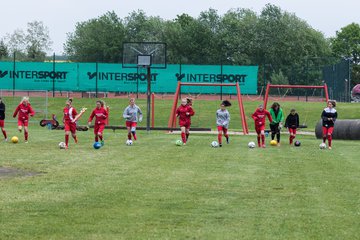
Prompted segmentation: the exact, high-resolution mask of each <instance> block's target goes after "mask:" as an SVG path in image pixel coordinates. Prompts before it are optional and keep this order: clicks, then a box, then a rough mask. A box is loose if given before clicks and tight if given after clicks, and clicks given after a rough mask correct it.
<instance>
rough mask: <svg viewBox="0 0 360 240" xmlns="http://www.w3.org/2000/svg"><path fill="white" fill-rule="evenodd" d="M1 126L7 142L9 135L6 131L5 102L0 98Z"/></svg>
mask: <svg viewBox="0 0 360 240" xmlns="http://www.w3.org/2000/svg"><path fill="white" fill-rule="evenodd" d="M0 128H1V131H2V133H3V135H4V140H5V142H6V141H7V135H6V131H5V103H4V102H3V101H2V99H1V98H0Z"/></svg>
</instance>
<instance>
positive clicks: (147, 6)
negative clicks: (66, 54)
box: [0, 0, 360, 55]
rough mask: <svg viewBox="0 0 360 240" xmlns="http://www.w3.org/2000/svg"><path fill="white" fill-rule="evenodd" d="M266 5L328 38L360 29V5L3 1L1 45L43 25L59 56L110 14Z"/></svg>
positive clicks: (244, 0)
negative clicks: (86, 26)
mask: <svg viewBox="0 0 360 240" xmlns="http://www.w3.org/2000/svg"><path fill="white" fill-rule="evenodd" d="M267 3H271V4H274V5H276V6H278V7H280V8H281V9H282V10H283V11H287V12H290V13H294V14H295V15H296V16H297V17H299V18H301V19H303V20H305V21H306V22H307V23H308V24H309V25H310V26H311V27H312V28H314V29H316V30H318V31H320V32H322V33H323V34H324V35H325V37H334V36H336V31H339V30H340V29H341V28H342V27H345V26H346V25H348V24H350V23H353V22H355V23H359V24H360V1H359V0H342V1H335V0H276V1H275V0H267V1H263V0H237V1H236V0H181V1H179V0H173V1H172V0H167V1H165V0H132V1H124V0H101V1H99V0H97V1H95V0H2V1H1V9H2V11H1V14H0V22H1V27H0V39H1V38H3V37H4V36H6V34H11V33H13V32H14V31H15V30H16V29H22V30H26V28H27V23H29V22H32V21H35V20H36V21H42V22H43V23H44V25H45V26H47V27H48V29H49V32H50V38H51V40H52V42H53V45H52V46H51V48H52V50H51V51H50V52H49V54H50V53H52V52H55V53H56V55H61V54H63V51H64V50H63V44H64V43H65V42H66V39H67V33H70V32H74V30H75V25H76V23H78V22H83V21H86V20H89V19H92V18H97V17H99V16H101V15H103V14H105V13H106V12H108V11H115V13H116V14H117V15H118V16H119V17H120V18H125V17H126V16H128V15H129V13H131V12H132V11H137V10H139V9H141V10H143V11H144V12H145V13H146V14H147V16H159V17H161V18H163V19H166V20H172V19H175V18H176V16H177V15H179V14H182V13H186V14H189V15H190V16H193V17H198V16H199V14H200V12H202V11H206V10H208V9H209V8H213V9H216V10H217V11H218V14H219V15H223V14H225V13H226V12H227V11H228V10H230V9H234V8H248V9H251V10H253V11H255V12H257V13H260V12H261V10H262V9H263V8H264V6H265V5H266V4H267Z"/></svg>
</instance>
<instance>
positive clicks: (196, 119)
mask: <svg viewBox="0 0 360 240" xmlns="http://www.w3.org/2000/svg"><path fill="white" fill-rule="evenodd" d="M182 86H187V87H192V86H198V87H219V86H222V87H236V92H237V94H236V97H234V99H233V100H231V99H228V100H231V101H232V102H234V104H233V106H234V107H233V108H232V109H231V110H230V109H229V111H230V112H231V113H230V114H231V115H232V117H231V119H232V120H231V127H230V128H240V124H239V123H241V127H242V130H243V133H244V134H248V133H249V131H248V126H247V122H246V115H245V110H244V105H243V102H242V97H241V92H240V86H239V84H238V83H234V84H224V83H222V84H221V83H218V84H215V83H182V82H178V86H177V89H176V92H175V95H174V101H173V105H172V108H171V112H170V117H169V121H168V128H169V129H173V128H176V127H177V118H176V109H177V107H178V106H179V104H178V103H179V97H180V92H181V87H182ZM181 97H187V96H186V95H185V94H182V95H181ZM189 97H191V98H192V99H193V108H194V109H195V112H196V113H195V116H193V117H192V120H191V122H192V125H191V126H192V127H194V128H196V127H198V128H199V127H212V128H214V125H215V126H216V124H215V122H214V121H215V120H213V119H211V120H210V119H209V118H208V116H210V115H211V113H210V112H209V111H212V112H213V114H214V116H215V112H216V110H217V109H218V108H219V107H220V103H221V102H220V101H219V102H214V99H207V100H206V99H204V100H202V99H201V96H200V95H198V96H196V95H195V97H194V96H189ZM209 100H211V101H209ZM236 102H238V108H236V107H235V106H236V104H235V103H236ZM201 112H206V114H201ZM232 112H233V113H234V114H233V113H232ZM203 116H204V117H203ZM214 119H215V117H214Z"/></svg>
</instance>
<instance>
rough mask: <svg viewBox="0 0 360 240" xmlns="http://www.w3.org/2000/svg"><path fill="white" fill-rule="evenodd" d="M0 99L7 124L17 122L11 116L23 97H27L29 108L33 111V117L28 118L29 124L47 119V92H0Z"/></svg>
mask: <svg viewBox="0 0 360 240" xmlns="http://www.w3.org/2000/svg"><path fill="white" fill-rule="evenodd" d="M0 97H1V98H2V100H3V102H4V103H5V106H6V113H5V114H6V119H5V121H7V122H17V119H14V118H13V117H12V115H13V113H14V111H15V108H16V107H17V106H18V105H19V103H20V101H21V99H22V98H23V97H29V101H30V104H31V107H32V108H33V109H34V111H35V116H34V117H33V118H30V122H39V121H40V120H42V119H48V117H49V116H48V91H32V90H26V91H25V90H14V91H13V90H0Z"/></svg>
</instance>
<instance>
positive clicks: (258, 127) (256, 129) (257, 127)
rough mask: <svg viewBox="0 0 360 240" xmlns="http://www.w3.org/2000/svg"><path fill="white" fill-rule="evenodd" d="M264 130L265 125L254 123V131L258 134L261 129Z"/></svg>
mask: <svg viewBox="0 0 360 240" xmlns="http://www.w3.org/2000/svg"><path fill="white" fill-rule="evenodd" d="M264 130H265V125H261V126H256V125H255V131H256V133H257V134H260V133H261V131H264Z"/></svg>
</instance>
